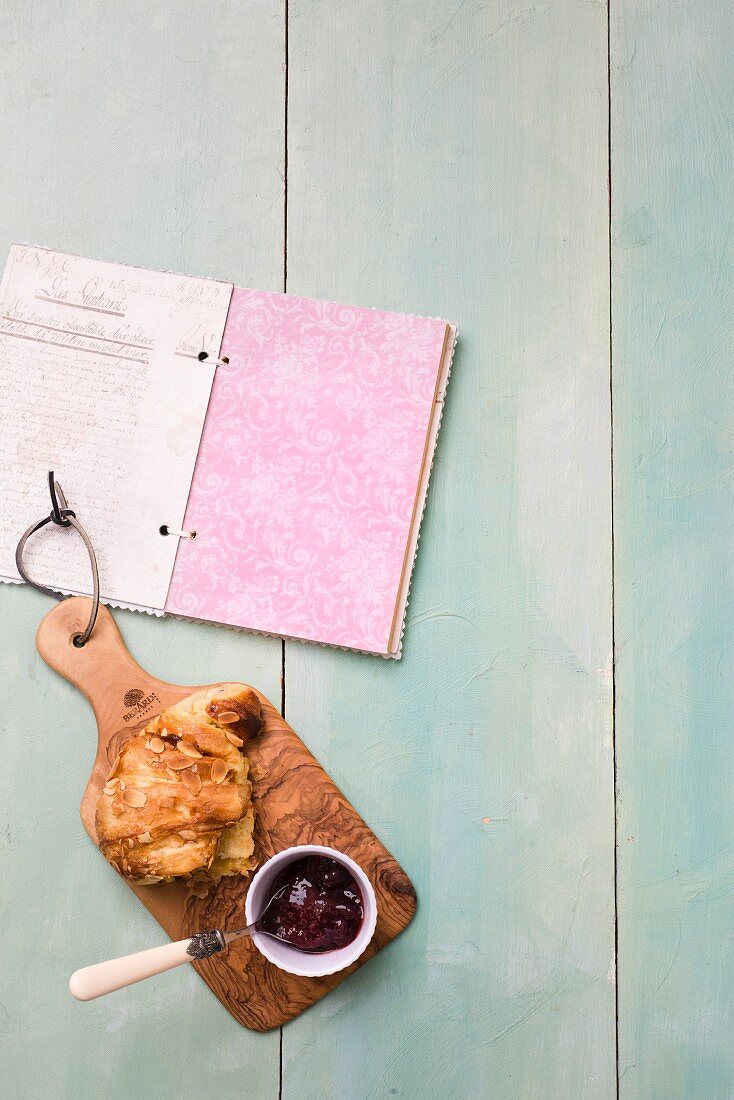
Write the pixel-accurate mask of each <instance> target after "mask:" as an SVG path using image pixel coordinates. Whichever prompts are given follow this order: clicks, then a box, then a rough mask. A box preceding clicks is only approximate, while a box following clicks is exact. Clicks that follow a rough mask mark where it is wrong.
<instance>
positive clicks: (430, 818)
mask: <svg viewBox="0 0 734 1100" xmlns="http://www.w3.org/2000/svg"><path fill="white" fill-rule="evenodd" d="M606 49H607V24H606V8H605V5H604V4H603V3H601V2H596V3H575V2H566V3H562V4H552V5H548V4H531V3H529V2H528V3H523V2H520V0H514V2H493V3H484V4H479V3H476V2H469V3H464V4H458V5H457V3H456V2H455V0H451V2H449V0H445V2H444V0H435V2H433V3H431V4H430V5H426V4H425V3H423V2H422V0H406V2H404V3H401V4H397V5H385V4H379V3H372V4H354V3H348V2H347V0H332V2H330V3H328V4H320V5H313V4H303V3H299V2H298V0H295V2H293V0H292V2H291V4H290V25H289V52H290V65H289V89H290V97H289V159H288V165H289V171H288V194H289V197H288V212H289V234H288V276H289V277H288V289H289V290H290V291H292V292H294V293H303V294H314V295H319V296H323V297H326V298H335V299H338V300H342V301H346V302H350V301H355V302H360V303H363V304H366V305H372V306H378V307H388V308H393V309H406V310H414V311H416V312H421V313H427V314H435V315H439V316H446V317H448V318H449V319H451V320H456V321H457V322H458V325H459V330H460V338H459V339H460V346H459V351H458V353H457V359H456V362H455V365H454V372H453V378H452V381H451V384H450V386H449V393H448V402H447V409H446V413H445V417H444V425H443V428H442V438H441V439H440V440H439V448H438V457H437V461H436V464H435V468H434V473H433V479H432V480H433V483H432V487H431V493H430V499H429V507H428V513H427V515H426V518H425V521H424V525H423V535H422V540H421V548H420V552H419V562H418V568H417V571H416V575H415V577H414V580H413V588H412V594H411V600H410V612H409V622H408V626H407V632H406V645H405V651H404V657H403V660H402V662H401V663H400V664H395V663H393V662H384V661H380V660H378V659H375V658H369V657H363V656H358V655H349V654H344V653H339V652H333V651H329V650H323V649H316V648H314V647H306V646H300V645H297V644H290V643H289V644H288V646H287V672H286V713H287V715H288V719H289V721H291V722H292V723H293V724H294V725H295V726H296V727H297V728H298V729H299V731H302V732H303V735H304V737H305V739H306V741H307V743H308V745H309V746H310V747H311V748H312V749H313V750H314V752H315V753H316V755H317V756H318V757H319V758H320V760H321V761H322V763H324V764H325V765H327V766H328V767H329V770H330V772H331V774H332V775H334V777H335V778H336V779H337V781H338V782H339V783H340V785H342V786H343V789H344V790H345V792H346V793H347V794H348V796H349V797H350V798H351V800H352V801H353V802H354V804H355V805H356V807H357V808H358V809H359V810H360V812H361V813H363V814H364V815H365V816H366V817H367V819H368V820H369V821H370V822H371V823H372V824H373V825H374V827H375V830H376V832H377V833H378V835H379V836H380V837H381V839H382V840H383V841H384V842H385V843H386V844H387V845H388V846H389V847H390V848H391V850H392V851H393V852H394V853H395V855H396V856H397V858H398V859H400V861H401V862H402V863H403V865H404V866H405V868H406V870H407V871H408V873H409V874H410V875H411V877H412V878H413V879H414V882H415V883H416V887H417V890H418V895H419V908H418V915H417V917H416V919H415V920H414V922H413V924H412V925H411V926H410V928H409V929H408V930H407V931H406V932H405V933H404V934H403V936H402V937H400V938H399V939H398V940H397V941H396V942H395V943H394V944H393V945H392V946H391V947H390V948H388V949H387V950H386V951H384V952H382V953H381V955H380V956H379V957H378V958H377V959H375V960H373V961H372V962H370V964H369V965H368V966H366V967H365V968H364V969H363V970H362V971H361V972H360V974H358V975H356V976H355V977H354V979H352V980H351V981H350V982H348V983H345V985H344V986H342V987H341V989H340V990H338V991H337V992H336V993H334V994H332V995H331V996H330V997H329V998H327V999H326V1000H325V1001H324V1002H322V1003H321V1004H320V1005H318V1006H316V1007H315V1008H314V1009H312V1010H311V1011H310V1012H308V1013H306V1014H305V1015H304V1016H303V1017H300V1018H299V1019H298V1020H296V1021H294V1022H293V1023H292V1024H290V1025H289V1026H288V1027H287V1028H286V1029H285V1031H284V1035H283V1057H284V1081H283V1096H284V1098H285V1100H290V1098H292V1097H300V1098H302V1097H322V1096H348V1097H349V1098H350V1100H357V1098H362V1097H364V1098H367V1097H370V1098H371V1097H387V1096H391V1095H397V1096H406V1097H419V1096H420V1097H444V1096H456V1097H465V1098H471V1100H474V1098H476V1097H479V1096H490V1097H502V1098H503V1100H506V1098H509V1097H518V1098H519V1097H522V1098H527V1097H539V1096H543V1097H586V1096H589V1097H595V1098H598V1097H611V1096H613V1095H614V1092H615V1064H614V1062H615V1036H614V1027H615V1023H614V984H613V983H614V960H613V941H614V933H613V852H614V837H613V824H614V818H613V815H614V809H613V807H614V801H613V775H612V749H611V717H612V715H611V543H610V520H611V501H610V417H609V347H608V331H609V330H608V307H609V303H608V244H607V234H608V223H607V218H608V212H607V76H606ZM365 583H366V584H368V583H369V578H368V577H366V578H365Z"/></svg>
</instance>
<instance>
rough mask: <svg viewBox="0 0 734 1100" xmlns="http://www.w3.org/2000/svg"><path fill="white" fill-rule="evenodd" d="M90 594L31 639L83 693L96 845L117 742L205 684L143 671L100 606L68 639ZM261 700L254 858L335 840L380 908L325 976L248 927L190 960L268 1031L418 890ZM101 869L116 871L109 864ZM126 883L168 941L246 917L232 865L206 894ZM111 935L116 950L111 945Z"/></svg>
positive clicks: (237, 1012)
mask: <svg viewBox="0 0 734 1100" xmlns="http://www.w3.org/2000/svg"><path fill="white" fill-rule="evenodd" d="M89 605H90V600H88V599H87V598H86V597H81V596H75V597H72V598H71V599H68V600H64V601H63V602H62V603H60V604H58V605H57V606H56V607H54V608H53V610H51V611H49V613H48V615H46V617H45V618H44V619H43V621H42V622H41V624H40V626H39V628H38V633H37V635H36V645H37V647H38V652H39V653H40V654H41V656H42V657H43V659H44V661H45V662H46V663H47V664H48V665H50V666H51V668H53V669H55V671H56V672H58V673H60V674H61V675H62V676H64V677H65V678H66V679H67V680H70V681H71V683H72V684H74V685H75V686H76V687H78V688H79V690H80V691H82V692H83V693H84V695H85V696H86V697H87V699H88V700H89V702H90V703H91V705H92V709H93V710H94V714H95V717H96V719H97V729H98V734H99V741H98V746H97V756H96V758H95V761H94V766H93V768H92V774H91V775H90V777H89V782H88V784H87V787H86V790H85V791H84V797H83V798H82V804H81V818H82V821H83V823H84V827H85V829H86V830H87V832H88V833H89V835H90V837H91V838H92V840H93V841H94V842H95V844H96V843H97V836H96V832H95V827H94V815H95V809H96V805H97V799H98V798H99V794H100V791H101V790H102V787H103V786H104V783H105V780H106V778H107V775H108V773H109V770H110V768H111V766H112V762H113V761H114V759H115V757H116V756H117V753H118V752H119V751H120V748H121V746H122V745H123V744H124V743H125V741H126V740H127V738H128V737H130V735H131V734H132V733H134V732H136V731H137V730H139V729H142V728H143V726H145V725H147V723H148V722H149V721H150V720H151V718H154V717H155V715H156V714H159V713H160V712H161V711H162V710H164V709H165V708H166V707H168V706H170V705H171V704H172V703H175V702H177V701H178V700H179V699H183V698H184V697H185V696H186V695H190V694H191V692H193V691H197V690H198V689H199V687H201V686H203V685H198V687H180V686H178V685H176V684H167V683H165V681H163V680H158V679H156V677H155V676H151V675H150V674H149V673H148V672H145V671H144V670H143V669H142V668H141V667H140V666H139V665H138V664H137V662H136V661H134V660H133V658H132V657H131V655H130V653H129V652H128V650H127V648H126V647H125V643H124V642H123V640H122V637H121V635H120V632H119V630H118V629H117V625H116V623H115V620H114V619H113V618H112V615H111V614H110V612H109V611H108V610H107V609H106V608H105V607H100V609H99V616H98V619H97V623H96V625H95V628H94V631H93V633H92V636H91V638H90V639H89V641H88V642H87V644H86V645H85V646H84V648H82V649H77V648H76V647H75V646H74V644H73V638H74V636H75V635H76V634H78V633H80V631H81V630H82V629H83V627H84V625H85V624H86V621H87V618H88V616H89ZM212 686H213V685H212ZM258 695H260V693H259V692H258ZM260 700H261V702H262V708H263V719H264V727H263V731H262V733H261V734H259V736H258V737H257V738H255V739H253V740H252V741H250V742H249V743H248V745H247V749H246V751H247V754H248V756H249V758H250V762H251V767H252V770H253V772H254V776H253V798H254V802H255V807H256V810H257V825H256V829H255V853H256V855H257V857H258V860H259V861H260V862H263V861H264V860H266V859H268V858H269V857H270V856H271V855H274V854H275V853H276V852H279V851H282V850H283V849H284V848H287V847H289V846H290V845H292V844H325V845H329V846H330V847H332V848H337V849H338V850H340V851H343V852H345V853H346V854H347V855H350V856H351V857H352V858H353V859H355V860H356V861H357V863H359V864H360V866H361V867H362V868H363V870H364V871H365V873H366V874H367V875H368V877H369V878H370V880H371V882H372V885H373V886H374V888H375V893H376V895H377V910H378V915H377V929H376V931H375V935H374V938H373V940H372V943H371V944H370V946H369V948H368V950H367V951H366V952H365V954H364V955H363V956H362V958H361V959H359V960H358V962H356V963H355V964H354V965H353V966H352V967H350V968H349V969H348V970H344V971H341V972H340V973H338V974H333V975H331V976H330V977H326V978H299V977H297V976H295V975H293V974H286V973H285V972H284V971H282V970H279V969H278V968H277V967H275V966H273V965H272V964H271V963H269V962H268V961H267V960H266V959H264V958H263V956H262V955H261V954H260V953H259V951H258V950H257V949H256V948H255V946H254V944H253V943H252V941H251V940H250V939H247V938H243V939H241V940H238V941H236V942H235V943H233V944H232V946H231V947H230V948H229V949H228V950H227V951H225V952H223V953H222V954H221V955H215V956H214V957H213V958H211V959H205V960H204V961H202V962H195V963H193V964H192V965H193V966H195V967H196V969H197V970H198V971H199V973H200V974H201V976H202V978H203V979H204V981H205V982H206V983H207V985H208V986H209V987H210V988H211V989H212V990H213V991H214V993H215V994H216V995H217V997H218V998H219V1000H220V1001H221V1002H222V1004H223V1005H225V1007H226V1008H228V1009H229V1011H230V1012H231V1013H232V1015H233V1016H234V1017H235V1019H236V1020H238V1021H239V1022H240V1023H241V1024H244V1026H245V1027H249V1028H253V1029H254V1030H256V1031H269V1030H270V1029H271V1028H274V1027H279V1026H280V1025H281V1024H283V1023H285V1022H286V1021H288V1020H291V1019H293V1017H294V1016H297V1015H298V1014H299V1013H300V1012H303V1010H304V1009H305V1008H308V1006H309V1005H312V1004H313V1003H314V1002H315V1001H318V1000H319V999H320V998H321V997H323V996H324V995H325V994H326V993H328V992H329V990H331V989H333V988H334V987H335V986H337V985H339V983H340V982H342V981H344V979H345V978H346V977H348V976H349V974H351V973H352V972H353V971H354V970H356V969H357V968H358V967H359V966H361V965H362V964H363V963H364V962H366V961H367V959H369V958H370V957H371V956H372V955H374V954H375V953H376V952H377V951H379V950H380V948H381V947H384V946H385V944H386V943H389V941H390V940H392V939H394V938H395V936H397V935H398V934H399V933H400V932H402V930H403V929H404V928H405V927H406V926H407V925H408V924H409V923H410V921H411V919H412V917H413V914H414V913H415V909H416V896H415V890H414V889H413V886H412V883H411V881H410V879H409V878H408V876H407V875H406V874H405V872H404V871H403V869H402V868H401V867H400V866H399V865H398V864H397V863H396V862H395V860H394V859H393V857H392V856H391V855H390V853H389V852H388V851H387V850H386V849H385V848H384V847H383V845H382V844H380V842H379V840H378V839H377V837H376V836H375V835H374V833H373V832H372V831H371V830H370V829H369V827H368V826H367V825H366V824H365V823H364V821H363V820H362V818H361V817H360V816H359V814H357V812H356V811H355V810H354V809H353V807H352V806H350V804H349V803H348V802H347V800H346V798H345V797H344V795H343V794H342V793H341V791H340V790H339V789H338V788H337V786H336V785H335V784H334V783H333V781H332V780H331V779H330V778H329V776H328V775H327V774H326V772H325V771H324V770H323V768H322V767H321V766H320V764H319V763H318V762H317V761H316V760H315V759H314V757H313V756H312V755H311V753H310V752H309V751H308V749H307V748H306V746H305V745H304V744H303V742H302V741H301V740H300V739H299V738H298V737H297V735H296V734H295V733H294V732H293V730H292V729H291V727H290V726H289V725H288V723H287V722H286V721H285V720H284V719H283V718H282V717H281V716H280V714H279V713H278V711H277V710H276V709H275V707H274V706H273V705H272V703H270V701H269V700H268V699H266V698H265V697H264V696H263V695H260ZM110 874H111V875H112V874H115V871H114V870H113V868H112V867H110ZM128 885H129V884H128ZM131 889H132V890H133V891H134V892H135V893H136V894H137V896H138V897H139V898H140V900H141V901H142V903H143V905H144V906H145V907H146V909H148V910H150V912H151V913H152V914H153V916H154V917H155V918H156V920H157V921H158V922H159V923H160V924H161V925H162V927H163V928H164V929H165V930H166V932H167V933H168V935H169V936H170V937H171V939H174V940H179V939H183V938H184V937H186V936H191V935H193V934H194V933H195V932H200V931H203V930H204V929H207V928H223V929H227V928H241V927H242V926H243V925H244V924H245V923H246V921H245V916H244V914H245V894H246V892H247V882H246V880H243V879H242V878H241V877H238V876H232V877H229V878H226V879H223V880H222V881H221V882H220V884H219V886H217V887H216V889H214V890H212V891H210V892H209V894H208V895H207V896H206V898H203V899H201V898H197V897H194V896H192V895H191V894H190V893H189V891H188V890H187V888H186V886H185V885H183V884H180V883H170V884H164V883H161V884H158V885H155V886H131ZM109 946H110V954H111V955H114V954H115V953H116V947H117V946H119V945H115V944H112V943H111V944H110V945H109ZM81 961H84V960H80V962H81ZM87 961H90V960H87Z"/></svg>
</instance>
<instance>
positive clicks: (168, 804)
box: [160, 798, 176, 810]
mask: <svg viewBox="0 0 734 1100" xmlns="http://www.w3.org/2000/svg"><path fill="white" fill-rule="evenodd" d="M160 805H161V809H163V810H172V809H173V807H174V806H175V805H176V799H175V798H162V799H161V802H160Z"/></svg>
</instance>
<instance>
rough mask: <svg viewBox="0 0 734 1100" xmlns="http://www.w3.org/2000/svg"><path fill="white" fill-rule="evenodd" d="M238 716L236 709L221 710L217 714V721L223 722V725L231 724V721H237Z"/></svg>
mask: <svg viewBox="0 0 734 1100" xmlns="http://www.w3.org/2000/svg"><path fill="white" fill-rule="evenodd" d="M239 720H240V716H239V714H238V713H237V711H236V710H223V711H222V713H221V714H218V715H217V722H224V724H225V726H231V725H232V723H233V722H239Z"/></svg>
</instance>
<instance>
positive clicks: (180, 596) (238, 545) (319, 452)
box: [166, 287, 453, 655]
mask: <svg viewBox="0 0 734 1100" xmlns="http://www.w3.org/2000/svg"><path fill="white" fill-rule="evenodd" d="M450 332H453V330H451V329H450V328H449V327H448V326H447V324H446V322H444V321H438V320H433V319H429V318H424V317H412V316H408V315H405V314H399V313H384V312H380V311H377V310H371V309H361V308H354V307H351V306H341V305H335V304H332V303H329V302H319V301H314V300H312V299H308V298H298V297H294V296H292V295H284V294H270V293H265V292H263V291H257V290H244V289H241V288H238V287H235V290H234V293H233V295H232V301H231V306H230V311H229V316H228V319H227V324H226V327H225V331H224V339H223V343H222V351H221V354H222V355H223V356H228V357H229V364H228V365H223V366H219V367H218V368H217V373H216V376H215V379H214V387H213V390H212V396H211V400H210V404H209V409H208V413H207V418H206V423H205V426H204V432H203V435H202V440H201V446H200V449H199V455H198V459H197V462H196V468H195V471H194V478H193V481H192V485H191V493H190V495H189V502H188V507H187V510H186V518H185V527H186V529H187V530H195V531H196V538H195V539H192V540H186V539H182V540H181V543H180V546H179V550H178V556H177V559H176V565H175V568H174V572H173V578H172V581H171V586H170V589H169V594H168V600H167V602H166V611H167V612H169V613H172V614H174V615H183V616H186V617H188V618H196V619H206V620H209V621H213V622H217V623H224V624H227V625H230V626H236V627H241V628H245V629H248V630H254V631H260V632H265V633H269V634H278V635H284V636H286V637H291V638H299V639H303V640H308V641H314V642H321V643H324V644H328V645H337V646H345V647H348V648H353V649H360V650H367V651H369V652H373V653H379V654H384V655H388V654H390V653H392V654H393V655H396V654H397V653H398V652H399V649H400V627H401V625H402V623H401V622H396V617H397V615H398V612H399V610H400V602H401V601H400V594H401V589H402V590H404V589H405V587H406V583H407V582H406V579H405V572H406V569H407V571H408V574H409V570H410V567H411V565H412V562H410V561H408V560H407V559H408V553H409V548H410V545H411V528H412V527H413V525H414V524H417V523H419V522H420V510H418V509H417V507H416V502H417V500H419V496H420V494H419V487H420V485H421V479H422V477H423V476H424V466H425V460H426V452H427V450H428V447H427V441H428V439H429V428H430V427H431V420H432V415H433V412H434V402H435V401H436V395H437V388H438V383H439V378H440V376H441V367H442V362H444V361H445V358H446V346H447V340H448V334H449V333H450ZM434 434H435V425H434ZM428 461H429V462H430V455H429V456H428ZM416 512H417V515H416ZM412 541H413V542H414V539H413V540H412ZM402 602H403V603H404V599H403V601H402Z"/></svg>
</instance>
